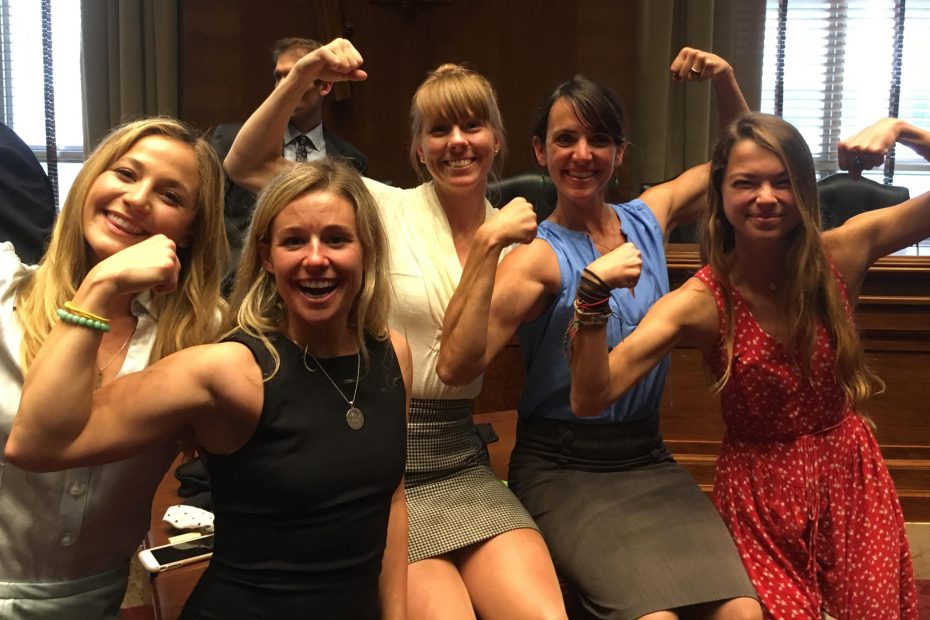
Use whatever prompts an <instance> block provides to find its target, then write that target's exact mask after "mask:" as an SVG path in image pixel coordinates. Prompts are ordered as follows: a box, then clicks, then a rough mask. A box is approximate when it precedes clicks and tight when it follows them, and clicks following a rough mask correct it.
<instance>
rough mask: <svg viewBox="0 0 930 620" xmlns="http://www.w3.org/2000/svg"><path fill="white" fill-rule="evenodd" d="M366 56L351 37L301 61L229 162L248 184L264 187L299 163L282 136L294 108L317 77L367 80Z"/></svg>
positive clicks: (233, 174) (242, 134)
mask: <svg viewBox="0 0 930 620" xmlns="http://www.w3.org/2000/svg"><path fill="white" fill-rule="evenodd" d="M361 65H362V56H361V54H359V53H358V51H357V50H356V49H355V48H354V47H353V46H352V44H351V43H349V42H348V41H346V40H345V39H335V40H334V41H332V42H330V43H328V44H326V45H324V46H323V47H320V48H317V49H315V50H313V51H312V52H309V53H308V54H307V55H306V56H304V57H303V58H301V59H300V60H298V61H297V63H296V64H295V65H294V68H293V69H291V71H290V73H288V74H287V76H286V77H285V78H284V79H283V80H281V81H280V82H279V83H278V85H277V86H276V87H275V89H274V90H272V91H271V94H269V95H268V98H267V99H265V101H264V102H262V104H261V105H260V106H259V107H258V109H257V110H255V112H254V113H253V114H252V116H250V117H249V119H248V120H247V121H246V122H245V124H244V125H243V126H242V129H241V130H240V131H239V134H238V135H237V136H236V140H235V142H233V145H232V148H231V149H230V151H229V155H227V156H226V159H225V161H224V162H223V167H224V168H225V169H226V173H227V174H228V175H229V177H230V178H231V179H232V180H233V181H235V182H236V183H238V184H239V185H241V186H242V187H245V188H246V189H249V190H251V191H259V190H260V189H262V188H263V187H264V186H265V185H267V183H268V181H270V180H271V179H272V178H274V177H275V176H276V175H278V174H280V173H281V172H283V171H284V170H286V169H287V168H288V167H289V166H291V165H293V164H292V162H289V161H287V160H286V159H284V157H282V155H281V142H282V140H283V138H284V134H285V132H286V130H287V123H288V121H289V120H290V118H291V115H292V113H293V111H294V108H295V107H296V106H297V104H298V103H300V100H301V98H302V97H303V95H304V93H305V92H306V91H307V90H308V89H309V88H312V87H313V85H314V83H315V82H316V81H317V80H322V81H326V82H337V81H346V80H364V79H365V78H366V77H367V75H366V74H365V72H364V71H362V70H361V69H360V68H359V67H361Z"/></svg>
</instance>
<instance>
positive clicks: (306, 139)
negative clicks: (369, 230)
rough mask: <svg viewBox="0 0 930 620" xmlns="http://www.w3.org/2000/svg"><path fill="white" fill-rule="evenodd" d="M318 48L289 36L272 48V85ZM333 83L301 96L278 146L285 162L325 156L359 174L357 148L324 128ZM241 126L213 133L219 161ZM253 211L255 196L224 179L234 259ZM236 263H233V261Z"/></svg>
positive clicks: (361, 163)
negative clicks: (326, 106)
mask: <svg viewBox="0 0 930 620" xmlns="http://www.w3.org/2000/svg"><path fill="white" fill-rule="evenodd" d="M318 47H321V45H320V43H319V42H317V41H314V40H313V39H302V38H299V37H288V38H286V39H281V40H279V41H277V42H276V43H275V44H274V47H272V50H271V52H272V56H273V58H274V63H275V67H274V83H275V86H277V85H278V83H279V82H280V81H281V80H282V79H284V77H285V76H286V75H287V74H288V73H290V71H291V69H292V68H293V67H294V64H295V63H296V62H297V61H298V60H300V59H301V58H302V57H303V56H305V55H306V54H308V53H309V52H312V51H313V50H315V49H317V48H318ZM332 88H333V84H332V82H320V81H317V82H316V84H314V85H313V87H312V88H310V89H308V90H307V92H306V93H304V97H303V99H302V100H301V103H300V105H299V106H297V108H295V110H294V114H293V116H291V121H290V123H289V124H288V127H287V132H286V134H285V136H284V141H283V143H282V145H281V149H282V153H283V154H284V157H285V159H289V160H291V161H313V160H315V159H321V158H323V157H325V156H327V155H328V156H330V157H335V158H338V159H343V160H345V161H346V162H347V163H349V164H351V165H352V166H353V167H354V168H355V169H356V170H358V171H359V172H360V173H361V174H365V172H366V171H367V169H368V158H367V157H366V156H365V155H364V154H363V153H362V152H361V151H359V150H358V149H357V148H355V147H354V146H352V145H351V144H349V143H348V142H346V141H345V140H343V139H342V138H340V137H339V136H337V135H336V134H334V133H332V132H330V131H327V130H326V128H325V127H323V103H324V101H325V100H326V96H327V95H329V93H330V92H331V91H332ZM241 128H242V123H227V124H223V125H218V126H217V127H216V129H214V131H213V136H212V138H211V142H212V144H213V148H215V149H216V151H217V153H218V154H219V156H220V159H225V158H226V155H227V153H229V149H230V148H231V147H232V143H233V141H234V140H235V139H236V135H238V133H239V130H240V129H241ZM254 210H255V194H253V193H252V192H250V191H248V190H246V189H244V188H242V187H239V186H238V185H236V184H234V183H233V182H232V181H228V180H227V187H226V236H227V238H228V239H229V244H230V249H231V250H232V252H233V257H234V258H235V257H238V255H239V252H240V251H241V249H242V243H243V238H244V236H245V232H246V230H248V227H249V222H250V221H251V219H252V212H253V211H254ZM233 264H235V261H234V262H233Z"/></svg>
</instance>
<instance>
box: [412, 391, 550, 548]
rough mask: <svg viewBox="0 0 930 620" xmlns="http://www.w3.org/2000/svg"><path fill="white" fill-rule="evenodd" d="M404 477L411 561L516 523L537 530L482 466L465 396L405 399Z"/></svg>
mask: <svg viewBox="0 0 930 620" xmlns="http://www.w3.org/2000/svg"><path fill="white" fill-rule="evenodd" d="M404 480H405V487H406V495H407V518H408V520H409V524H410V531H409V549H408V554H407V557H408V561H409V562H411V563H412V562H416V561H418V560H424V559H426V558H432V557H436V556H438V555H442V554H444V553H448V552H450V551H454V550H456V549H461V548H462V547H467V546H468V545H472V544H474V543H477V542H481V541H483V540H487V539H489V538H493V537H494V536H497V535H498V534H502V533H504V532H508V531H510V530H514V529H517V528H521V527H528V528H532V529H534V530H538V528H537V527H536V523H534V522H533V519H532V517H530V515H529V514H528V513H527V512H526V509H524V508H523V505H522V504H520V501H519V500H518V499H517V498H516V497H515V496H514V494H513V493H511V492H510V490H509V489H508V488H507V487H506V485H504V483H503V482H501V481H500V480H498V479H497V477H496V476H495V475H494V472H492V471H491V469H490V467H489V466H488V451H487V448H486V447H485V445H484V443H483V442H482V441H481V438H480V437H479V436H478V432H477V431H476V429H475V425H474V422H473V421H472V416H471V401H470V400H421V399H414V400H412V401H411V403H410V419H409V421H408V423H407V471H406V474H405V479H404Z"/></svg>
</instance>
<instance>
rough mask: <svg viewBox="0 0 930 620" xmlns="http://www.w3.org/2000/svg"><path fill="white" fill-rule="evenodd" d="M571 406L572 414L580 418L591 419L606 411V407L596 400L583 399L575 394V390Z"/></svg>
mask: <svg viewBox="0 0 930 620" xmlns="http://www.w3.org/2000/svg"><path fill="white" fill-rule="evenodd" d="M571 405H572V413H574V414H575V417H578V418H591V417H594V416H596V415H598V414H599V413H601V411H603V410H604V407H603V406H601V404H600V403H598V402H596V400H595V399H592V398H587V397H582V396H580V395H578V394H575V392H574V390H572V397H571Z"/></svg>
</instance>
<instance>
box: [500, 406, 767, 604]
mask: <svg viewBox="0 0 930 620" xmlns="http://www.w3.org/2000/svg"><path fill="white" fill-rule="evenodd" d="M510 484H511V488H512V489H513V491H514V492H515V493H516V494H517V497H519V498H520V499H521V500H522V501H523V503H524V505H525V506H526V508H527V510H528V511H529V513H530V515H532V516H533V517H534V518H535V519H536V522H537V523H538V524H539V528H540V530H541V531H542V534H543V537H544V538H545V539H546V544H547V545H548V546H549V551H550V553H551V554H552V559H553V562H554V563H555V567H556V570H557V571H558V573H559V577H560V578H561V579H562V580H563V581H564V582H565V583H566V584H567V585H568V586H569V588H570V589H571V590H572V591H573V592H574V593H575V594H576V595H577V596H578V599H579V602H580V604H581V605H582V606H583V607H584V609H585V611H586V612H587V615H588V616H589V617H592V618H610V619H633V618H639V617H640V616H643V615H645V614H648V613H652V612H656V611H662V610H668V609H675V608H678V607H684V606H688V605H695V604H699V603H709V602H712V601H721V600H724V599H730V598H736V597H740V596H748V597H753V598H756V593H755V590H754V589H753V587H752V584H751V583H750V582H749V578H748V577H747V575H746V571H745V570H744V568H743V564H742V562H741V560H740V557H739V554H738V553H737V551H736V545H734V543H733V540H732V538H731V537H730V533H729V531H728V530H727V528H726V526H725V525H724V523H723V521H722V520H721V518H720V515H719V514H718V513H717V510H716V509H715V508H714V506H713V504H712V503H711V501H710V500H709V499H708V498H707V497H706V496H705V495H704V493H703V492H701V490H700V489H699V488H698V486H697V485H696V484H695V482H694V480H693V479H692V478H691V476H690V475H689V474H688V472H686V471H685V470H684V469H682V468H681V467H680V466H679V465H677V464H676V463H675V462H674V461H673V459H672V458H671V455H670V454H669V452H668V450H667V448H666V447H665V445H664V443H663V441H662V437H661V435H660V434H659V430H658V416H657V415H656V416H650V417H649V418H647V419H646V420H641V421H637V422H632V423H621V424H602V425H591V424H578V423H573V422H558V421H550V420H543V419H540V418H535V417H530V418H529V419H521V420H520V421H519V423H518V427H517V442H516V446H515V447H514V451H513V455H512V456H511V462H510Z"/></svg>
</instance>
